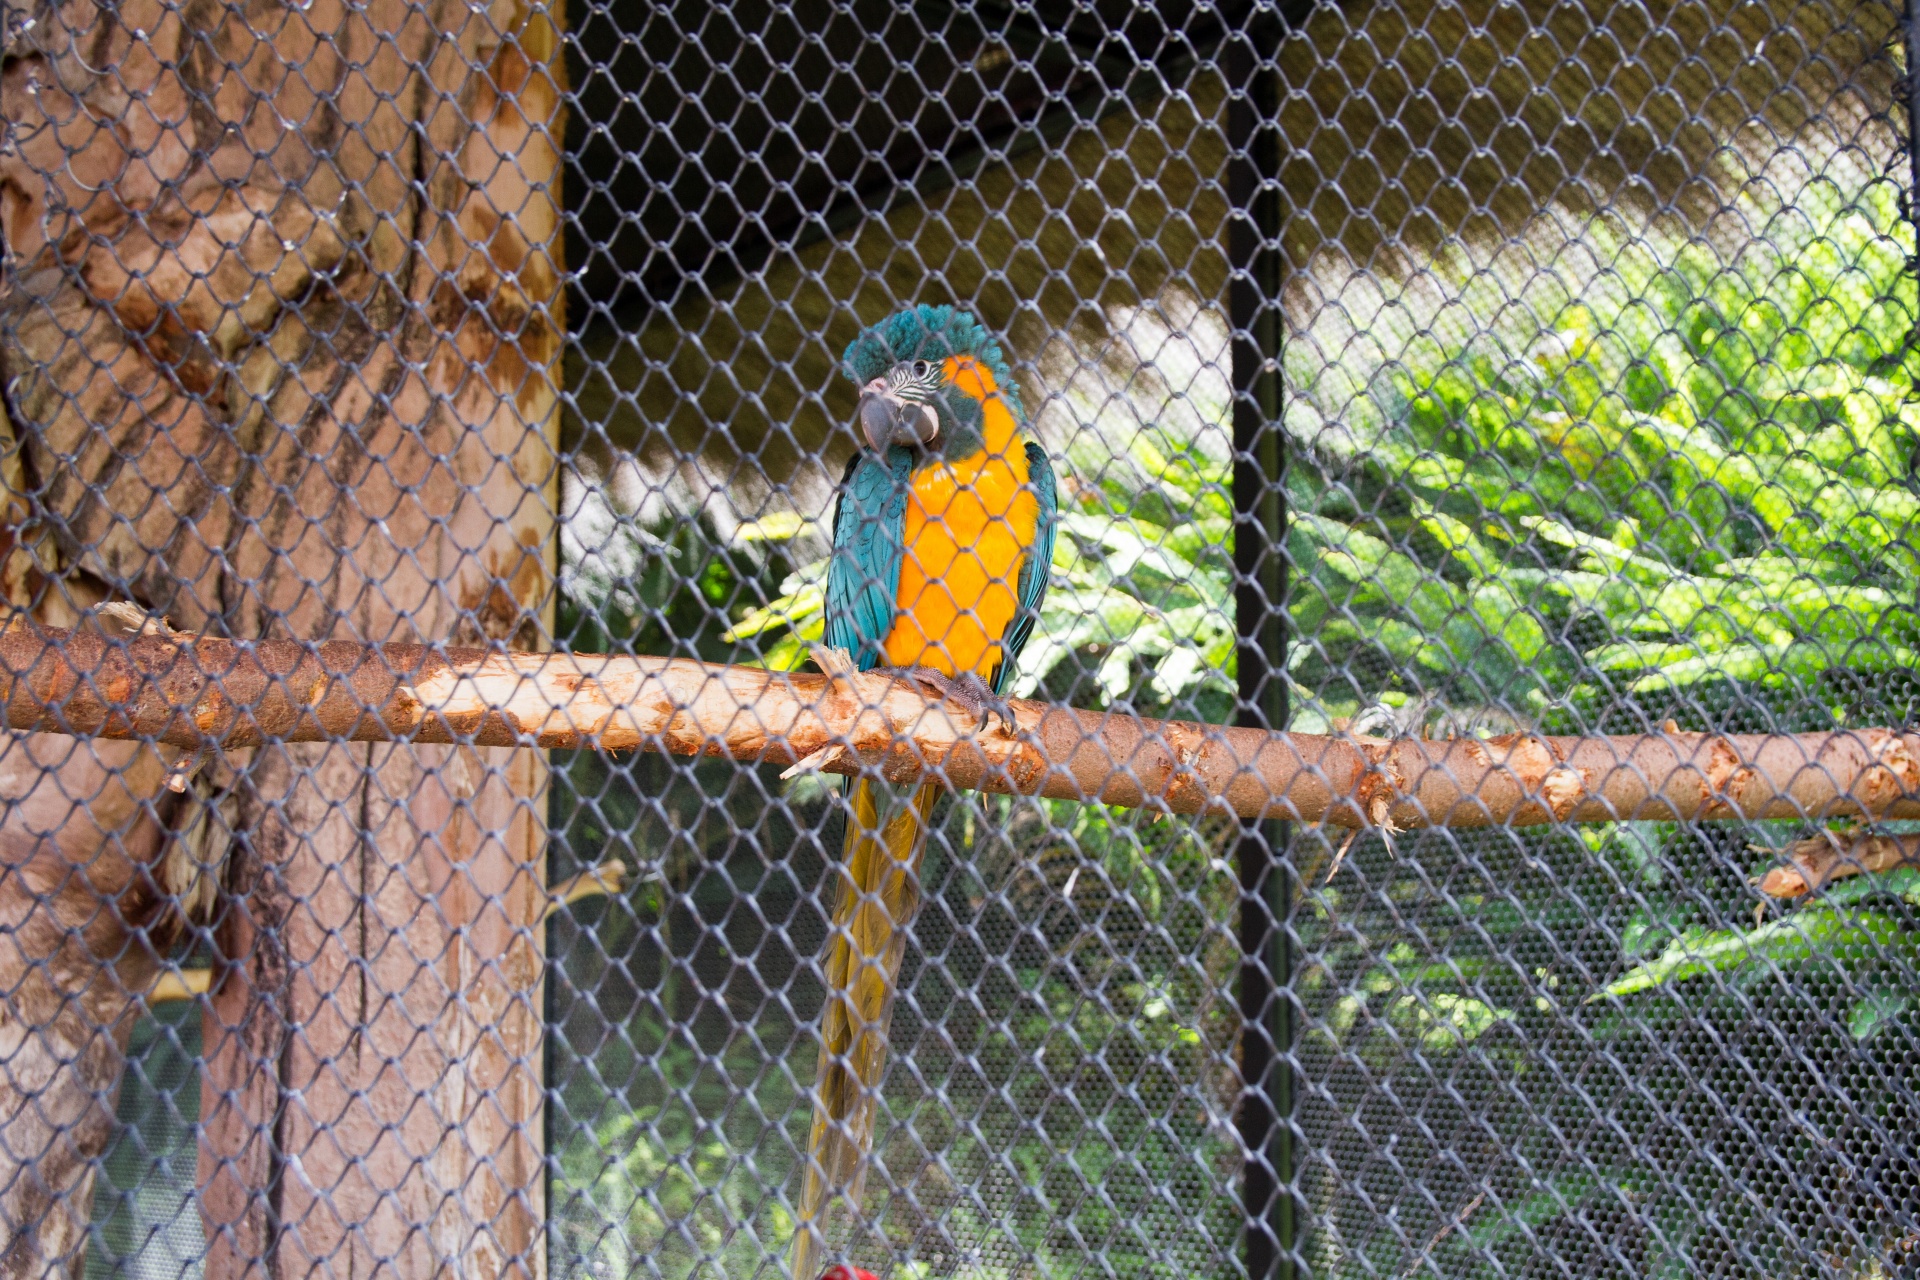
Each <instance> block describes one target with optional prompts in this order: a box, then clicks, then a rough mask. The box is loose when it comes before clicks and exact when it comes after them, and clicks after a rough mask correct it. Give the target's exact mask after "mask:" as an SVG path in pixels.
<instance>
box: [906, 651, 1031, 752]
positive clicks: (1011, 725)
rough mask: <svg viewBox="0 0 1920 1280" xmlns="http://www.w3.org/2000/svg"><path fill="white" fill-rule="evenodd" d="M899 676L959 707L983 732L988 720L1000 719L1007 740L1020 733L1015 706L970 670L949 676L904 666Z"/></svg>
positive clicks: (930, 669)
mask: <svg viewBox="0 0 1920 1280" xmlns="http://www.w3.org/2000/svg"><path fill="white" fill-rule="evenodd" d="M897 674H898V675H899V677H900V678H901V679H903V680H912V681H915V682H916V683H919V684H922V685H924V686H926V687H927V688H928V689H931V690H932V691H933V692H934V693H937V694H939V695H940V700H941V701H942V702H951V703H953V704H954V705H955V706H957V707H960V708H961V709H962V710H964V711H965V712H966V713H967V714H968V715H969V716H971V717H972V719H973V726H974V728H975V729H984V728H986V727H987V723H988V721H990V720H998V721H999V722H1000V731H1001V732H1002V733H1004V734H1006V735H1007V736H1008V737H1012V736H1014V735H1015V734H1017V733H1018V732H1020V723H1019V721H1018V720H1016V719H1015V718H1014V714H1013V705H1012V704H1011V703H1009V702H1008V701H1007V700H1006V699H1004V698H1002V697H1000V696H999V695H998V694H996V693H994V691H993V690H992V689H989V688H988V687H987V682H986V681H984V680H982V679H981V678H980V677H979V676H977V675H974V674H973V673H972V672H971V671H969V672H967V673H966V674H965V675H960V676H950V675H948V674H947V673H946V672H944V671H935V670H934V669H933V668H932V667H904V668H902V669H900V670H899V672H898V673H897Z"/></svg>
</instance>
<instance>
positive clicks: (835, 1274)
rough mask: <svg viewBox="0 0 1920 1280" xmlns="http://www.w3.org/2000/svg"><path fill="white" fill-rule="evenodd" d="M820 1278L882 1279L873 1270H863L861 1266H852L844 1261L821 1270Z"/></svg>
mask: <svg viewBox="0 0 1920 1280" xmlns="http://www.w3.org/2000/svg"><path fill="white" fill-rule="evenodd" d="M820 1280H880V1278H879V1277H878V1276H876V1275H874V1274H873V1272H871V1271H863V1270H861V1269H860V1268H859V1267H850V1266H848V1265H847V1264H846V1263H844V1262H843V1263H841V1264H840V1265H839V1266H836V1267H828V1268H827V1269H826V1270H825V1271H823V1272H821V1273H820Z"/></svg>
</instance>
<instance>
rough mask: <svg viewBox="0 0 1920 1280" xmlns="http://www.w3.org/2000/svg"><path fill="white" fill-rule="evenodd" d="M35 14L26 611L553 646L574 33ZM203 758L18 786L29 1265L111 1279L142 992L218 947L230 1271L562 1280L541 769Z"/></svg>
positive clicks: (347, 19)
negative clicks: (115, 1161)
mask: <svg viewBox="0 0 1920 1280" xmlns="http://www.w3.org/2000/svg"><path fill="white" fill-rule="evenodd" d="M5 16H6V18H7V22H6V24H5V34H4V41H5V45H4V50H3V53H4V69H3V70H0V108H4V110H3V111H0V118H3V119H4V120H5V121H6V130H7V132H6V136H5V139H4V143H3V144H0V233H3V234H4V238H5V251H6V265H5V272H4V281H3V282H0V290H3V291H4V292H0V363H3V364H4V373H5V375H6V386H7V388H8V397H7V406H8V408H9V409H10V410H11V420H12V426H13V429H14V433H15V435H16V436H17V446H16V447H13V448H10V449H8V450H7V451H6V453H5V458H6V468H5V469H6V472H7V477H6V478H7V479H8V481H9V488H10V490H11V492H12V494H13V495H15V496H16V498H17V499H18V501H17V502H16V506H17V507H18V508H20V509H19V510H18V511H16V512H15V513H13V514H14V517H15V518H14V520H13V522H12V526H11V532H10V536H9V538H8V547H7V554H8V558H7V560H6V562H5V574H4V580H5V584H6V586H7V589H8V591H9V594H10V598H11V600H12V601H13V603H14V605H15V607H16V609H17V610H18V611H20V612H21V613H24V614H26V615H29V616H31V617H33V618H34V619H36V620H38V621H40V622H43V623H54V624H58V623H81V624H86V623H87V620H88V619H91V618H97V617H99V616H100V615H99V612H98V610H97V608H96V606H98V605H99V604H100V603H101V602H102V601H104V600H125V601H131V602H133V603H134V604H135V605H137V606H138V607H139V608H140V609H142V610H145V611H148V612H150V613H153V614H164V615H166V616H167V617H169V618H171V620H172V621H173V622H175V623H177V624H179V625H181V626H184V627H189V628H193V629H195V630H204V631H207V632H210V633H213V634H217V635H230V636H237V637H247V638H255V637H270V636H280V637H286V638H292V639H299V640H322V639H328V638H334V637H344V638H351V639H353V640H355V641H360V642H381V641H392V640H416V639H432V640H436V641H445V640H454V641H456V642H462V643H468V644H476V645H478V644H487V643H492V644H494V645H495V646H500V647H504V646H506V645H509V644H519V645H523V646H524V645H526V644H528V643H530V642H533V641H535V640H536V639H537V637H538V636H539V635H540V634H541V632H542V630H543V624H544V622H545V619H546V617H547V611H548V609H549V607H550V604H549V596H550V584H551V582H552V577H553V572H552V571H553V566H552V563H551V560H550V556H551V550H550V548H551V545H552V527H553V525H552V522H553V509H554V505H555V502H554V497H555V495H554V492H553V489H554V478H555V474H556V467H555V446H554V439H555V431H554V423H555V414H556V404H557V399H556V390H555V373H554V371H553V365H554V362H555V361H556V359H557V357H558V352H559V346H560V334H561V332H562V330H563V325H562V318H561V316H560V312H559V307H560V295H559V278H560V276H559V264H558V262H557V260H556V259H557V253H558V235H557V226H558V218H559V206H558V186H557V184H558V172H559V166H558V150H557V146H556V142H557V139H558V129H559V124H560V109H561V108H560V84H559V76H560V70H559V53H558V29H559V26H558V24H559V21H560V15H559V13H558V11H557V9H555V8H554V7H552V6H551V5H548V6H547V7H535V6H534V5H532V4H530V3H527V2H525V0H492V2H491V3H487V4H479V5H474V4H468V3H466V0H457V2H456V0H429V3H426V4H424V5H422V4H417V3H407V2H405V0H365V2H364V3H353V4H348V3H345V2H344V0H307V2H305V3H300V2H297V0H296V2H292V3H288V2H286V0H230V2H224V3H223V2H220V0H193V2H192V3H188V4H186V5H172V4H163V3H161V2H160V0H125V2H123V3H120V4H117V5H113V6H108V5H104V4H98V3H95V2H94V0H65V2H64V3H63V2H61V0H39V2H38V3H36V4H34V5H32V6H31V7H29V8H26V9H22V10H9V11H7V12H6V14H5ZM171 765H172V761H171V760H170V759H169V758H168V756H167V753H166V752H165V751H164V750H156V749H154V748H149V747H142V746H138V745H126V744H118V745H116V744H106V743H97V742H90V743H80V742H72V741H62V740H54V739H47V740H30V739H27V738H24V737H20V736H16V737H14V738H13V739H12V741H11V742H10V744H9V750H8V751H7V754H6V756H5V758H4V762H0V787H4V788H6V792H5V794H6V797H7V798H8V799H14V800H16V801H17V802H16V803H14V804H12V805H11V806H10V807H9V808H7V810H6V811H5V817H4V820H3V821H0V858H3V860H4V865H0V931H4V932H0V991H4V993H5V995H4V997H0V998H3V999H4V1004H3V1005H0V1056H3V1057H4V1070H0V1230H4V1231H5V1233H6V1238H7V1242H8V1243H7V1244H6V1246H5V1250H4V1252H0V1275H8V1276H15V1275H21V1276H24V1275H35V1276H37V1275H43V1274H78V1273H79V1271H80V1268H81V1262H82V1258H81V1244H82V1239H83V1236H82V1233H83V1231H84V1227H85V1224H86V1221H87V1217H88V1211H89V1200H90V1190H91V1188H90V1178H91V1164H90V1163H89V1162H90V1161H93V1160H96V1159H97V1158H98V1156H99V1155H100V1154H101V1151H102V1148H103V1144H104V1140H105V1137H106V1133H107V1129H108V1124H109V1121H110V1117H111V1105H112V1098H113V1090H114V1087H115V1081H116V1078H117V1074H118V1070H119V1065H120V1053H121V1045H122V1044H123V1043H124V1036H125V1031H126V1026H127V1021H128V1010H129V1008H130V1007H131V1006H130V996H129V993H130V992H133V991H138V990H142V989H144V988H145V987H146V986H147V985H148V983H149V982H150V980H151V977H152V973H153V971H154V969H155V967H156V966H157V964H158V961H159V957H160V955H161V954H162V953H163V952H165V951H166V950H167V949H168V948H170V947H171V946H173V945H174V943H175V941H176V940H177V939H178V938H179V937H180V936H182V935H183V934H184V933H185V932H186V931H188V930H189V929H194V930H199V931H201V932H202V934H203V936H205V937H207V938H209V939H211V941H212V942H213V943H214V944H215V947H216V950H217V953H218V965H217V974H218V976H217V979H216V982H215V986H214V990H213V992H212V995H211V998H210V1000H209V1002H208V1008H207V1012H206V1015H205V1057H206V1074H205V1078H204V1085H203V1094H202V1099H203V1100H202V1130H203V1148H202V1152H201V1160H200V1195H199V1199H200V1202H201V1207H202V1211H203V1213H204V1216H205V1219H206V1225H207V1228H208V1233H209V1234H208V1239H209V1254H208V1260H207V1274H208V1275H209V1276H221V1277H227V1276H242V1275H256V1274H258V1275H268V1274H276V1275H277V1274H306V1273H308V1272H309V1271H313V1270H317V1269H325V1270H326V1271H328V1272H330V1273H332V1274H339V1275H346V1274H351V1275H355V1276H367V1275H378V1274H393V1275H408V1276H415V1275H424V1274H428V1273H436V1274H437V1273H445V1274H459V1275H462V1276H468V1275H477V1276H499V1275H509V1274H513V1275H529V1276H534V1275H539V1274H542V1273H543V1272H544V1256H543V1252H542V1248H543V1246H542V1235H541V1217H542V1213H543V1205H542V1187H541V1168H542V1161H541V1152H540V1149H539V1136H540V1122H539V1109H540V1084H539V1074H538V1073H539V1050H538V1043H539V1033H540V997H539V989H540V982H541V974H540V964H541V955H542V947H543V944H542V933H541V919H542V911H543V908H544V906H545V901H546V898H545V893H544V887H543V886H544V864H543V861H542V857H543V855H542V850H543V837H544V832H543V829H542V823H541V821H540V818H539V811H538V809H537V808H536V806H535V805H534V804H533V803H531V802H532V801H533V800H534V799H535V797H537V796H538V795H539V794H540V792H541V789H542V787H543V785H544V773H543V768H542V765H541V764H540V762H539V760H538V759H537V757H536V756H535V755H534V754H533V753H531V752H529V751H525V750H502V749H477V748H473V747H466V746H418V745H398V744H366V743H361V744H347V743H338V742H335V743H318V742H316V743H312V744H308V745H291V746H288V745H280V744H275V745H272V746H268V747H265V748H262V749H260V750H258V751H254V752H246V753H237V754H235V755H233V756H231V757H226V758H223V759H221V760H219V761H216V763H215V764H214V765H213V766H212V767H210V768H209V769H207V770H205V771H204V773H205V774H206V777H205V779H204V780H203V781H201V782H200V783H199V784H198V785H197V787H194V788H189V789H188V791H187V792H186V793H185V794H176V793H175V792H173V791H172V790H170V789H169V788H168V787H167V786H166V779H167V778H168V773H169V768H170V767H171ZM203 887H204V889H205V890H207V891H203ZM216 887H217V890H218V892H217V893H216V892H211V891H210V890H211V889H213V888H216Z"/></svg>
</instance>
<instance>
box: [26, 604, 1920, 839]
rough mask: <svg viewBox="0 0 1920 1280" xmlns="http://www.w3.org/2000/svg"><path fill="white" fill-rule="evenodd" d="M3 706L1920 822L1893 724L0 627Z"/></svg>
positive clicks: (240, 740) (1288, 804)
mask: <svg viewBox="0 0 1920 1280" xmlns="http://www.w3.org/2000/svg"><path fill="white" fill-rule="evenodd" d="M0 706H3V707H4V710H5V715H6V718H7V723H8V724H9V725H10V726H11V727H12V728H14V729H15V730H38V731H41V732H47V733H72V734H82V735H89V736H94V737H98V738H106V739H124V738H139V739H142V740H146V741H151V742H155V743H158V744H161V745H163V746H175V747H180V748H195V749H198V748H202V747H208V748H220V749H232V748H242V749H251V748H254V747H256V746H257V745H258V744H261V743H269V742H272V743H299V742H309V741H317V740H331V741H341V740H353V741H363V742H380V743H386V742H413V743H442V742H444V743H460V744H465V745H466V746H467V747H473V748H483V747H499V746H507V745H512V744H522V745H529V746H539V747H545V748H558V749H571V748H597V749H600V750H608V751H632V750H644V751H666V752H673V753H676V754H680V755H709V756H723V757H728V758H731V759H735V760H743V761H762V762H771V763H775V764H787V765H791V766H792V768H791V769H790V770H789V772H793V771H796V770H799V769H805V768H815V769H821V770H824V771H828V772H833V773H843V774H850V775H854V774H860V773H863V772H866V771H872V772H874V773H876V774H878V775H879V776H880V777H883V778H884V779H886V780H887V781H888V782H892V783H895V784H909V783H915V782H919V781H922V780H924V779H927V778H935V779H937V780H939V781H940V782H942V783H944V784H945V785H947V786H950V787H955V788H960V789H965V790H980V791H994V792H1000V793H1014V794H1025V795H1040V796H1047V797H1051V798H1054V799H1061V800H1077V801H1083V802H1098V803H1102V804H1112V805H1122V806H1127V807H1147V808H1154V809H1159V810H1162V811H1165V812H1171V813H1203V812H1226V813H1234V814H1237V815H1239V816H1241V817H1243V818H1287V819H1291V820H1293V821H1297V822H1324V823H1328V824H1331V825H1334V826H1342V827H1349V828H1356V829H1357V828H1363V827H1378V828H1385V829H1387V830H1390V831H1391V830H1404V829H1409V828H1414V827H1429V826H1445V827H1483V826H1492V825H1498V824H1513V825H1519V826H1525V825H1531V824H1538V823H1547V822H1618V821H1627V820H1669V821H1683V822H1684V821H1696V820H1708V821H1712V820H1717V819H1730V818H1785V819H1795V818H1798V819H1820V818H1831V817H1839V816H1865V817H1878V818H1913V817H1920V734H1915V733H1906V732H1900V731H1896V730H1891V729H1841V730H1833V731H1830V732H1824V733H1802V734H1733V735H1722V734H1707V733H1682V732H1679V731H1678V730H1669V731H1668V732H1664V733H1658V734H1644V735H1633V736H1621V737H1607V738H1558V737H1542V736H1539V735H1535V734H1506V735H1503V736H1500V737H1493V738H1485V739H1481V738H1455V739H1448V740H1445V741H1435V740H1432V739H1426V738H1393V739H1387V738H1369V737H1359V736H1354V735H1351V734H1343V735H1339V736H1326V735H1319V734H1308V733H1269V732H1267V731H1265V730H1259V729H1239V728H1227V727H1222V726H1219V725H1205V724H1195V723H1193V722H1190V721H1182V720H1149V719H1145V718H1142V717H1138V716H1130V715H1117V714H1110V713H1102V712H1094V711H1078V710H1074V709H1073V708H1069V707H1056V706H1050V705H1048V704H1045V703H1039V702H1027V701H1020V700H1015V701H1012V702H1009V703H1007V704H1006V707H1007V710H1008V712H1009V713H1010V715H1011V716H1012V718H1013V725H1012V727H1011V728H1008V727H1006V726H1004V725H1000V724H997V723H996V724H991V725H989V726H988V727H984V728H981V729H979V730H976V729H974V728H973V727H972V726H971V725H969V724H967V723H966V717H965V716H964V715H962V714H960V712H959V710H958V708H955V707H953V706H950V705H949V704H946V703H943V702H942V701H940V700H939V699H938V698H937V697H935V696H933V695H931V694H929V693H927V692H926V691H924V690H922V689H921V688H920V687H919V686H918V685H915V684H913V683H910V682H909V681H907V680H905V679H901V678H895V677H891V676H888V675H886V674H884V673H881V672H864V673H856V674H850V675H842V676H836V677H833V678H828V677H826V676H820V675H804V674H793V673H784V672H773V671H767V670H764V669H761V668H758V667H731V666H720V665H716V664H712V663H703V662H694V661H690V660H687V659H683V658H649V657H625V656H615V657H609V656H602V655H592V654H564V653H558V654H541V653H516V654H502V653H493V652H489V651H485V650H478V649H472V650H462V649H439V648H430V647H427V646H424V645H407V644H394V645H382V646H366V645H356V644H351V643H338V642H337V643H333V644H326V645H318V646H313V645H303V644H298V643H293V642H287V641H269V642H265V643H261V644H236V643H233V642H231V641H226V640H214V639H204V638H196V637H193V636H187V635H181V634H173V635H164V636H160V635H149V636H143V637H139V638H135V639H130V640H114V639H110V638H106V637H101V636H93V635H84V634H74V633H66V632H49V631H44V630H39V629H34V628H28V627H14V628H11V629H9V630H7V631H5V632H0ZM1896 843H1898V842H1896ZM1875 856H1879V855H1875ZM1889 856H1890V855H1889ZM1889 865H1891V864H1889Z"/></svg>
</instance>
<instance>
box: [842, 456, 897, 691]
mask: <svg viewBox="0 0 1920 1280" xmlns="http://www.w3.org/2000/svg"><path fill="white" fill-rule="evenodd" d="M912 471H913V454H912V453H911V452H910V451H908V450H906V449H893V450H891V451H889V452H888V454H887V458H886V461H884V462H882V461H881V460H880V459H879V458H877V457H875V456H874V455H873V454H871V453H869V452H868V451H866V450H865V449H862V450H861V451H860V452H858V453H856V454H854V455H853V461H851V462H849V463H848V464H847V474H846V477H845V478H844V479H843V480H842V481H841V485H840V501H839V504H838V505H837V506H836V507H835V508H834V513H833V558H832V559H831V560H830V561H829V562H828V564H827V609H826V613H827V629H826V643H827V645H828V646H829V647H831V648H835V649H845V650H846V651H847V652H848V653H849V654H852V655H853V661H854V665H855V666H857V667H858V668H859V669H860V670H862V671H871V670H872V669H873V668H874V667H876V666H878V665H880V659H881V656H882V655H881V648H880V647H881V645H882V644H883V643H885V641H886V638H887V633H888V632H889V631H891V630H893V622H894V616H895V613H896V611H897V605H896V603H895V602H896V601H897V600H898V599H899V597H900V563H901V561H902V560H904V559H905V558H906V523H907V490H908V486H909V485H910V484H911V483H912Z"/></svg>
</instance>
